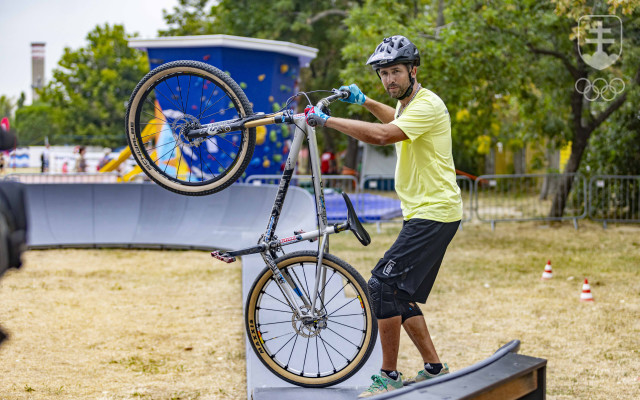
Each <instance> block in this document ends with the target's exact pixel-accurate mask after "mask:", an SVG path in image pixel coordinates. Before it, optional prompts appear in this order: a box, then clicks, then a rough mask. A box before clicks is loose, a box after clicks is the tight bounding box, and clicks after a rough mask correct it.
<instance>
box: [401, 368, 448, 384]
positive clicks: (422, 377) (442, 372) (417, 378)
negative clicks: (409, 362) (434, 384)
mask: <svg viewBox="0 0 640 400" xmlns="http://www.w3.org/2000/svg"><path fill="white" fill-rule="evenodd" d="M449 372H450V371H449V366H448V365H447V364H446V363H444V364H442V369H441V370H440V372H438V373H437V374H435V375H434V374H430V373H428V372H427V371H426V370H424V369H423V370H421V371H420V372H418V375H416V376H415V377H414V378H409V379H407V380H405V381H404V384H405V385H410V384H412V383H416V382H422V381H426V380H429V379H433V378H437V377H439V376H442V375H446V374H448V373H449Z"/></svg>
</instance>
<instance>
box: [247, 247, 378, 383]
mask: <svg viewBox="0 0 640 400" xmlns="http://www.w3.org/2000/svg"><path fill="white" fill-rule="evenodd" d="M275 261H276V265H277V266H278V269H279V271H280V273H282V274H283V276H284V277H285V279H287V280H288V281H290V282H293V286H294V292H296V293H297V295H298V298H297V299H296V301H297V302H298V306H299V307H300V308H301V309H302V310H303V311H306V312H307V313H310V310H309V308H308V306H305V304H304V303H303V302H302V300H301V299H302V297H303V296H306V297H307V298H311V296H312V293H313V291H314V289H315V285H316V271H317V268H318V267H317V262H318V253H317V252H314V251H299V252H294V253H290V254H287V255H285V256H282V257H280V258H278V259H277V260H275ZM322 265H323V267H324V268H326V275H325V279H324V281H323V282H320V283H319V284H318V293H319V294H320V297H319V299H318V301H317V304H316V313H320V314H323V315H324V317H320V318H317V319H315V320H314V321H309V320H306V321H302V320H301V319H300V318H297V317H296V316H295V313H294V312H293V311H292V309H291V307H290V306H289V304H288V303H287V301H286V300H285V299H284V297H283V294H282V291H281V290H280V288H279V286H278V285H277V284H276V282H275V280H274V276H273V273H272V272H271V270H270V269H269V268H265V269H264V270H263V271H262V272H261V273H260V275H259V276H258V278H257V279H256V281H255V282H254V284H253V287H252V288H251V291H250V292H249V296H248V298H247V304H246V309H245V323H246V329H247V335H248V337H249V342H250V343H251V346H252V348H253V350H254V351H255V353H256V355H257V356H258V358H259V359H260V361H262V363H263V364H264V365H265V366H266V367H267V368H268V369H269V370H271V372H273V373H274V374H276V375H278V376H279V377H280V378H282V379H284V380H285V381H288V382H290V383H293V384H295V385H298V386H304V387H327V386H331V385H335V384H337V383H339V382H342V381H344V380H345V379H347V378H349V377H350V376H352V375H353V374H355V373H356V372H357V371H358V370H359V369H360V368H361V367H362V366H363V365H364V363H365V362H366V361H367V359H368V358H369V356H370V355H371V352H372V350H373V347H374V346H375V342H376V337H377V334H378V326H377V322H376V320H375V317H374V315H373V312H372V309H371V305H370V303H369V299H368V294H367V289H366V288H367V285H366V282H365V280H364V279H363V278H362V276H361V275H360V274H359V273H358V272H357V271H356V270H355V269H354V268H353V267H352V266H350V265H349V264H347V263H346V262H345V261H343V260H341V259H339V258H337V257H335V256H332V255H330V254H324V257H323V261H322ZM310 294H311V296H310Z"/></svg>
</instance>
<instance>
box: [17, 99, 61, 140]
mask: <svg viewBox="0 0 640 400" xmlns="http://www.w3.org/2000/svg"><path fill="white" fill-rule="evenodd" d="M53 113H54V110H53V109H52V107H51V105H50V104H47V103H42V102H35V103H33V104H32V105H30V106H26V107H22V108H19V109H18V110H17V111H16V117H15V128H16V132H18V141H19V144H20V146H33V145H43V144H44V138H45V137H47V136H48V137H49V138H52V137H54V136H55V134H56V130H55V126H54V124H53V119H52V115H53Z"/></svg>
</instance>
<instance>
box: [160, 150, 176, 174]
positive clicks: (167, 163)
mask: <svg viewBox="0 0 640 400" xmlns="http://www.w3.org/2000/svg"><path fill="white" fill-rule="evenodd" d="M175 149H176V148H175V147H174V148H173V149H171V155H170V156H169V160H171V159H172V158H173V151H174V150H175ZM160 158H162V157H160ZM160 158H159V159H158V160H160ZM168 166H169V162H168V161H167V162H166V163H165V164H164V170H163V171H162V173H164V174H166V173H167V167H168Z"/></svg>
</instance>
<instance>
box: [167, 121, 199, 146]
mask: <svg viewBox="0 0 640 400" xmlns="http://www.w3.org/2000/svg"><path fill="white" fill-rule="evenodd" d="M200 127H201V125H200V121H199V120H198V119H197V118H196V117H194V116H193V115H190V114H182V116H181V117H180V118H176V119H175V120H174V121H173V123H172V124H171V134H172V135H173V138H174V139H175V141H176V143H182V144H183V145H185V146H190V147H198V146H200V145H201V144H202V142H204V141H205V140H206V138H204V137H200V138H195V139H191V140H190V139H187V137H186V136H185V134H186V133H188V132H189V131H191V130H192V129H198V128H200Z"/></svg>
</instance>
